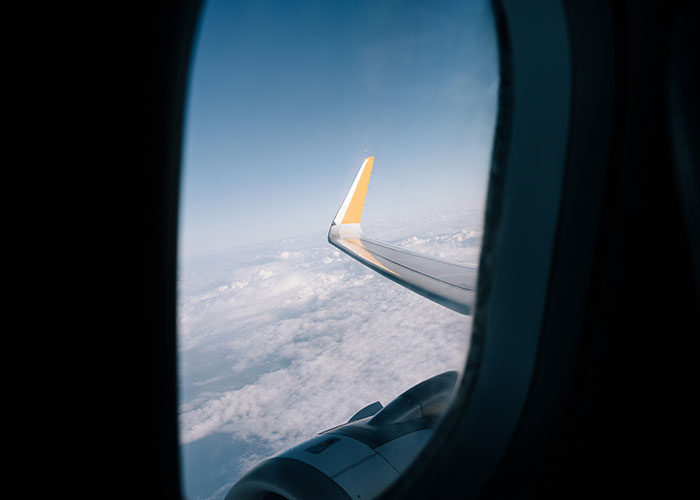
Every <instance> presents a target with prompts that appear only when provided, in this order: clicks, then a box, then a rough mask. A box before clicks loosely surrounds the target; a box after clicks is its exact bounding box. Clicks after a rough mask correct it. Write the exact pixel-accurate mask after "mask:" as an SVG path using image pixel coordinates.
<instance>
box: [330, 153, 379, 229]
mask: <svg viewBox="0 0 700 500" xmlns="http://www.w3.org/2000/svg"><path fill="white" fill-rule="evenodd" d="M373 164H374V156H370V157H368V158H365V160H364V161H363V162H362V166H361V167H360V171H359V172H357V176H356V177H355V181H354V182H353V183H352V187H351V188H350V191H349V192H348V194H347V196H346V197H345V200H344V201H343V204H342V205H341V206H340V210H338V213H337V214H336V216H335V219H334V220H333V222H335V223H336V224H359V223H360V219H361V218H362V210H363V209H364V207H365V197H366V196H367V187H368V186H369V178H370V175H372V165H373Z"/></svg>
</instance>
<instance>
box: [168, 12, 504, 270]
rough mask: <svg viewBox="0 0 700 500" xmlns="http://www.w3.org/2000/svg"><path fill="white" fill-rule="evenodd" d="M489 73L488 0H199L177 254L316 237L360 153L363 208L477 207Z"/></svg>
mask: <svg viewBox="0 0 700 500" xmlns="http://www.w3.org/2000/svg"><path fill="white" fill-rule="evenodd" d="M497 78H498V55H497V46H496V34H495V28H494V24H493V19H492V15H491V9H490V6H489V2H488V1H486V0H475V1H455V2H447V1H441V2H407V1H401V2H398V1H396V2H392V1H389V2H379V1H335V2H333V1H327V0H326V1H303V2H292V1H268V0H253V1H247V0H244V1H233V0H209V1H208V2H206V4H205V5H204V10H203V12H202V18H201V20H200V25H199V31H198V36H197V39H196V42H195V46H194V53H193V59H192V65H191V71H190V77H189V86H188V99H187V105H186V115H185V120H186V121H185V138H184V139H185V140H184V151H183V176H182V189H181V196H182V198H181V210H180V238H181V239H180V252H181V256H183V257H187V256H190V255H197V254H206V253H209V252H214V251H218V250H222V249H225V248H228V247H234V246H238V245H247V244H253V243H259V242H263V241H266V240H272V239H276V238H280V237H287V236H294V235H298V234H304V233H310V232H314V231H318V233H319V235H320V237H324V236H325V233H326V232H327V228H328V226H329V224H330V221H331V220H332V218H333V216H334V215H335V212H336V210H337V208H338V206H339V205H340V203H341V202H342V199H343V197H344V196H345V193H346V192H347V190H348V188H349V187H350V184H351V182H352V179H353V177H354V175H355V173H356V172H357V169H358V168H359V166H360V164H361V162H362V159H363V158H364V157H365V156H369V155H373V156H375V158H376V159H375V163H374V170H373V175H372V181H371V183H370V192H369V194H368V197H367V206H366V208H365V214H364V218H365V219H377V220H381V219H386V218H390V217H393V216H396V215H403V214H406V215H413V214H417V213H420V212H429V211H436V210H441V209H446V208H456V207H460V206H467V205H471V204H473V203H476V204H479V203H482V202H483V198H484V194H485V192H484V190H485V186H486V179H487V172H488V166H489V161H490V150H491V141H492V137H493V127H494V124H495V114H496V94H497V86H498V80H497ZM377 236H379V235H377Z"/></svg>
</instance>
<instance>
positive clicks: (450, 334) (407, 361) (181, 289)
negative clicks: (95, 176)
mask: <svg viewBox="0 0 700 500" xmlns="http://www.w3.org/2000/svg"><path fill="white" fill-rule="evenodd" d="M498 67H499V65H498V51H497V42H496V32H495V27H494V21H493V15H492V12H491V7H490V4H489V2H488V1H486V0H478V1H476V0H475V1H459V2H438V3H433V2H410V1H408V2H406V1H401V2H392V1H389V2H374V1H359V2H358V1H347V2H343V1H341V2H328V1H306V2H286V1H267V0H251V1H246V0H244V1H236V2H230V1H224V0H209V1H207V2H206V3H205V4H204V5H203V7H202V11H201V17H200V20H199V25H198V31H197V35H196V39H195V43H194V46H193V53H192V60H191V65H190V73H189V78H188V90H187V101H186V111H185V132H184V134H185V136H184V141H183V144H184V151H183V167H182V185H181V191H180V196H181V198H180V219H179V249H178V253H179V257H178V370H179V376H178V380H179V404H178V415H179V416H178V418H179V432H180V452H181V463H182V477H183V484H182V487H183V492H184V494H185V496H186V497H187V498H190V499H200V498H201V499H205V498H206V499H210V498H211V499H223V498H224V497H225V496H226V495H227V494H228V493H229V492H230V491H233V492H234V493H235V491H237V490H235V488H236V487H238V486H234V485H239V484H240V482H242V481H245V480H246V477H248V476H247V474H250V473H251V471H253V472H254V471H255V470H259V468H260V467H272V468H273V469H274V468H275V467H281V466H282V465H281V464H293V465H292V467H293V468H294V471H296V472H295V474H292V475H293V476H294V475H296V477H299V478H304V481H306V482H307V483H308V484H311V485H312V487H313V488H317V491H322V487H327V488H331V489H333V488H340V490H338V491H342V492H344V493H346V494H348V495H349V496H350V497H351V498H357V497H358V495H359V496H360V497H361V498H371V497H372V496H374V495H376V494H378V493H379V492H380V491H381V490H382V489H383V488H385V487H386V486H388V485H389V484H391V482H392V481H393V480H394V479H395V478H396V477H398V475H399V474H401V472H402V471H403V470H405V469H406V467H408V465H410V463H411V461H412V460H413V459H414V458H415V457H416V456H417V455H418V453H419V452H420V450H421V449H422V447H423V446H424V445H425V443H426V442H427V441H428V439H429V437H430V435H431V433H432V429H433V428H434V427H435V425H436V423H437V421H438V420H439V418H440V415H441V413H442V412H443V411H444V409H445V408H446V406H447V405H448V404H449V401H450V397H451V394H452V390H453V389H454V387H455V384H456V383H457V381H458V379H459V377H460V373H461V370H462V368H463V366H464V363H465V360H466V356H467V352H468V348H469V343H470V330H471V321H472V314H473V305H474V290H475V287H476V276H477V270H478V269H477V266H478V264H479V253H480V249H481V235H482V224H483V215H484V203H485V198H486V189H487V183H488V174H489V167H490V162H491V149H492V144H493V136H494V128H495V122H496V111H497V98H498V89H499V76H498ZM280 457H281V458H284V459H285V460H280ZM256 468H258V469H256ZM271 470H272V469H271ZM305 474H306V475H305ZM287 475H289V474H287ZM307 475H308V476H307ZM283 476H285V475H284V474H278V477H283ZM358 478H363V479H362V481H360V480H358ZM323 485H325V486H323ZM232 487H233V488H234V490H232ZM294 487H298V485H297V486H294V485H289V484H280V485H277V486H276V488H277V490H275V491H277V492H278V493H277V494H278V495H282V497H284V495H283V494H282V493H279V492H284V491H287V490H286V489H285V488H287V489H288V488H294ZM270 491H272V490H270ZM329 491H330V490H329Z"/></svg>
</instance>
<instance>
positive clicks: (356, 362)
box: [179, 214, 481, 479]
mask: <svg viewBox="0 0 700 500" xmlns="http://www.w3.org/2000/svg"><path fill="white" fill-rule="evenodd" d="M470 216H471V215H470ZM464 217H465V216H464V214H462V215H461V219H460V218H459V217H457V218H456V220H455V217H452V218H450V217H447V218H445V217H443V218H442V219H440V218H438V219H431V220H430V221H429V222H428V224H430V223H432V225H430V228H431V229H430V230H429V231H425V232H421V233H418V232H414V233H412V234H411V232H412V231H414V230H415V228H416V227H419V226H420V224H419V223H418V222H416V223H414V224H407V225H406V227H405V228H404V229H403V233H402V232H401V231H396V232H395V233H394V234H393V235H392V236H393V237H395V241H397V242H399V243H400V244H402V245H403V246H405V247H407V248H409V249H411V250H416V251H423V252H426V253H432V254H433V255H437V256H438V257H443V258H445V257H452V259H451V260H456V261H462V262H472V263H475V262H476V261H477V259H478V250H479V247H480V235H481V233H480V232H479V230H478V223H475V224H473V227H474V228H475V229H471V230H464V229H457V230H455V228H454V227H453V226H455V225H456V226H457V227H462V228H463V227H464V220H465V219H464ZM460 220H461V226H460V223H459V221H460ZM470 220H471V219H470ZM436 221H441V223H440V224H439V225H437V224H436ZM473 221H480V218H474V219H473ZM419 234H420V236H418V235H419ZM376 236H379V235H378V234H377V235H376ZM234 260H235V259H234ZM242 260H245V259H242ZM214 267H216V265H214ZM198 274H199V275H201V274H207V273H204V272H202V273H198V272H197V271H196V270H192V271H191V274H189V276H196V275H198ZM209 275H210V276H215V277H216V279H215V280H214V281H213V282H212V283H211V284H210V287H206V286H205V285H204V284H203V283H202V282H201V280H196V279H189V280H188V279H183V280H182V282H181V296H180V303H179V322H180V330H179V350H180V358H181V377H182V379H183V384H182V385H183V391H182V400H181V405H180V428H181V442H182V443H190V442H194V441H197V440H199V439H202V438H205V437H207V436H210V435H211V434H213V433H225V434H227V435H228V436H229V439H231V440H238V441H241V440H243V441H246V442H254V443H257V444H259V449H260V450H261V451H260V455H259V457H258V456H256V458H264V457H265V456H269V455H271V454H274V453H277V452H280V451H283V450H284V449H286V448H288V447H291V446H294V445H295V444H297V443H298V442H300V441H302V440H305V439H308V438H310V437H313V436H314V435H316V434H317V433H319V432H321V431H323V430H325V429H327V428H329V427H332V426H335V425H338V424H341V423H343V422H346V421H347V420H348V419H349V418H350V417H351V416H352V415H353V414H354V413H355V412H356V411H357V410H359V409H360V408H362V407H363V406H364V405H366V404H369V403H371V402H373V401H377V400H379V401H381V402H382V403H383V404H387V403H388V402H389V401H391V400H392V399H393V398H395V397H396V396H397V395H399V394H400V393H401V392H403V391H405V390H406V389H408V388H410V387H411V386H413V385H414V384H416V383H418V382H420V381H422V380H424V379H426V378H428V377H430V376H432V375H436V374H437V373H440V372H443V371H445V370H451V369H460V368H461V367H462V366H463V363H464V360H465V358H466V350H467V347H468V343H469V332H470V328H471V317H466V316H463V315H460V314H457V313H455V312H453V311H451V310H449V309H446V308H444V307H442V306H440V305H438V304H435V303H433V302H431V301H429V300H427V299H425V298H423V297H421V296H419V295H417V294H415V293H413V292H411V291H409V290H407V289H405V288H403V287H401V286H399V285H397V284H395V283H393V282H391V281H389V280H387V279H385V278H383V277H381V276H379V275H377V274H375V273H373V272H372V271H370V270H369V269H367V268H366V267H364V266H362V265H361V264H359V263H357V262H355V261H354V260H352V259H350V258H349V257H347V256H345V255H344V254H341V253H340V252H338V251H337V250H336V249H334V248H333V247H331V246H330V245H328V243H327V242H325V241H320V242H310V243H308V244H307V245H306V246H305V247H304V248H302V249H295V251H293V252H292V251H288V250H282V251H280V249H279V248H278V247H277V245H271V246H270V248H269V249H268V251H267V252H262V253H261V254H260V255H258V256H257V257H256V258H255V259H252V260H251V259H248V260H247V261H245V264H243V265H240V266H236V265H231V266H229V267H227V268H220V269H219V271H218V272H211V273H209ZM222 280H223V282H224V284H221V281H222ZM239 465H240V466H241V467H247V466H249V465H251V460H250V457H240V459H239ZM243 470H244V469H243ZM229 479H230V478H229Z"/></svg>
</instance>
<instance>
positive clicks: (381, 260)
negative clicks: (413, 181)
mask: <svg viewBox="0 0 700 500" xmlns="http://www.w3.org/2000/svg"><path fill="white" fill-rule="evenodd" d="M373 164H374V157H373V156H371V157H368V158H366V159H365V160H364V161H363V162H362V166H361V167H360V170H359V171H358V173H357V175H356V176H355V180H354V181H353V184H352V186H351V187H350V190H349V191H348V194H347V196H346V197H345V199H344V200H343V203H342V205H341V206H340V209H339V210H338V213H337V214H336V216H335V217H334V219H333V222H332V223H331V227H330V229H329V230H328V242H329V243H330V244H331V245H333V246H335V247H336V248H338V249H339V250H341V251H342V252H344V253H346V254H347V255H349V256H350V257H352V258H353V259H355V260H357V261H358V262H360V263H362V264H364V265H365V266H367V267H369V268H370V269H372V270H373V271H375V272H377V273H379V274H381V275H382V276H384V277H386V278H388V279H390V280H392V281H394V282H395V283H398V284H400V285H402V286H404V287H406V288H408V289H409V290H411V291H413V292H415V293H418V294H420V295H422V296H423V297H426V298H428V299H430V300H432V301H433V302H436V303H438V304H440V305H443V306H445V307H447V308H449V309H452V310H453V311H456V312H458V313H461V314H471V312H472V309H473V307H474V299H475V293H476V277H477V269H476V268H472V267H467V266H461V265H458V264H454V263H451V262H445V261H442V260H439V259H435V258H433V257H429V256H427V255H421V254H417V253H415V252H411V251H408V250H405V249H402V248H400V247H397V246H394V245H390V244H388V243H384V242H381V241H376V240H372V239H368V238H364V235H363V233H362V227H361V225H360V223H361V218H362V211H363V208H364V203H365V197H366V194H367V188H368V186H369V179H370V176H371V173H372V167H373Z"/></svg>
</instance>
